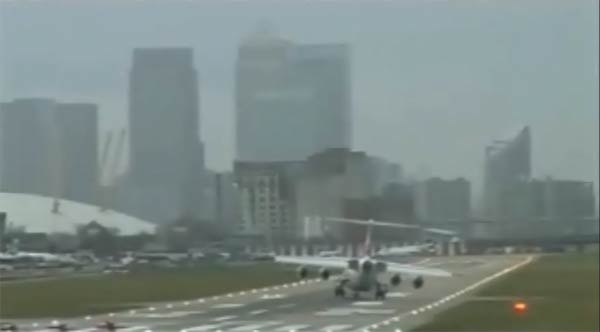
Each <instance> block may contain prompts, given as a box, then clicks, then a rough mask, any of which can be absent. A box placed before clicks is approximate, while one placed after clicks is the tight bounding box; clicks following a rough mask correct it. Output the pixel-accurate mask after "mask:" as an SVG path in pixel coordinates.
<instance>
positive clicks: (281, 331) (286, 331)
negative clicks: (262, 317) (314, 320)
mask: <svg viewBox="0 0 600 332" xmlns="http://www.w3.org/2000/svg"><path fill="white" fill-rule="evenodd" d="M307 327H310V325H306V324H296V325H284V326H281V327H278V328H276V329H274V330H271V331H270V332H290V331H300V330H302V329H305V328H307Z"/></svg>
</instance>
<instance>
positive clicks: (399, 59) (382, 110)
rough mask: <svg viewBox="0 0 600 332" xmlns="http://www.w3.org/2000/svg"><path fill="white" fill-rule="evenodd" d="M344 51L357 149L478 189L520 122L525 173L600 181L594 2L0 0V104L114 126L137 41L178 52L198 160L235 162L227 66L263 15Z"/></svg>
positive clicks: (122, 109)
mask: <svg viewBox="0 0 600 332" xmlns="http://www.w3.org/2000/svg"><path fill="white" fill-rule="evenodd" d="M264 19H266V20H269V21H271V22H273V23H274V25H275V26H277V29H278V30H279V32H280V34H281V35H282V36H284V37H286V38H288V39H290V40H293V41H296V42H299V43H312V42H347V43H349V44H350V45H351V47H352V70H353V72H352V76H353V81H352V84H353V97H352V98H353V114H354V133H355V135H354V140H353V141H354V148H356V149H360V150H366V151H368V152H370V153H372V154H374V155H379V156H382V157H385V158H388V159H390V160H394V161H398V162H401V163H402V164H404V165H405V167H406V168H407V169H408V170H409V171H411V172H412V173H422V174H429V175H441V176H443V177H455V176H466V177H468V178H470V179H472V180H474V181H475V182H476V184H479V183H480V179H481V173H482V165H483V151H484V147H485V145H486V144H487V143H489V142H490V141H491V140H492V139H495V138H498V137H501V136H506V133H507V132H511V131H512V132H516V129H517V128H518V126H520V125H522V124H529V125H530V126H531V128H532V134H533V163H534V172H535V174H536V175H546V174H550V175H554V176H555V177H569V178H576V179H583V180H594V181H595V182H596V187H597V185H598V162H599V160H598V123H599V116H598V114H599V111H598V70H599V69H598V1H596V0H572V1H566V0H555V1H551V0H539V1H522V0H518V1H517V0H514V1H510V0H498V1H467V0H460V1H459V0H456V1H426V0H420V1H416V0H415V1H400V0H398V1H387V2H383V1H382V2H373V1H366V0H365V1H361V2H358V1H355V2H352V1H342V0H338V1H311V2H308V1H294V2H292V1H278V2H276V1H270V2H258V1H235V2H233V1H232V2H225V1H149V0H147V1H125V0H119V1H108V0H102V1H75V0H73V1H51V0H47V1H24V0H18V1H17V0H15V1H7V0H0V29H1V30H0V66H1V67H0V70H1V71H0V75H1V76H0V84H1V85H0V99H2V100H10V99H12V98H15V97H33V96H44V97H52V98H56V99H60V100H63V101H90V102H96V103H98V104H99V105H100V112H101V113H100V116H101V129H102V131H106V130H107V129H111V128H118V127H123V126H126V122H125V121H126V116H127V115H126V112H127V78H128V72H129V68H130V62H131V50H132V48H134V47H151V46H190V47H193V48H194V49H195V60H196V68H197V70H198V72H199V74H200V82H201V84H200V95H201V133H200V135H201V137H202V139H203V140H204V142H205V144H206V151H207V163H208V166H209V167H211V168H215V169H230V168H231V162H232V159H233V153H234V102H233V86H234V62H235V56H236V49H237V46H238V44H239V41H240V40H241V38H242V37H243V36H244V35H246V34H247V33H248V32H250V31H251V30H252V29H253V28H254V27H255V26H256V24H257V23H258V22H259V21H261V20H264Z"/></svg>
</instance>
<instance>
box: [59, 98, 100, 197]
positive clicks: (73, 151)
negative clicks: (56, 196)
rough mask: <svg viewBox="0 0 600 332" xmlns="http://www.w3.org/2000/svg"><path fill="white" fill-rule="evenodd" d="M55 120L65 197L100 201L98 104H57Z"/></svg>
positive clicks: (62, 189)
mask: <svg viewBox="0 0 600 332" xmlns="http://www.w3.org/2000/svg"><path fill="white" fill-rule="evenodd" d="M55 123H56V126H57V134H58V144H59V148H60V151H61V155H62V158H61V165H60V169H61V176H60V177H61V179H62V183H63V184H62V186H61V187H62V188H60V189H61V192H62V193H63V194H62V197H63V198H66V199H70V200H74V201H79V202H85V203H90V204H97V199H98V197H97V193H98V107H97V106H96V105H94V104H85V103H61V104H57V105H56V115H55Z"/></svg>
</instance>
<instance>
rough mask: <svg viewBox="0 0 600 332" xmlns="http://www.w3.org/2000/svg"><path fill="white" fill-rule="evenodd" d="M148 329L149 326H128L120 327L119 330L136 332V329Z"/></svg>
mask: <svg viewBox="0 0 600 332" xmlns="http://www.w3.org/2000/svg"><path fill="white" fill-rule="evenodd" d="M148 329H149V328H148V326H132V327H126V328H122V329H119V331H125V332H134V331H145V330H148Z"/></svg>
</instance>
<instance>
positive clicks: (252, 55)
mask: <svg viewBox="0 0 600 332" xmlns="http://www.w3.org/2000/svg"><path fill="white" fill-rule="evenodd" d="M350 140H351V103H350V60H349V50H348V47H347V46H346V45H343V44H323V45H297V44H294V43H292V42H290V41H288V40H285V39H282V38H280V37H278V36H277V35H275V34H273V33H270V32H265V31H261V32H257V33H256V34H254V35H251V36H250V37H249V38H247V39H246V40H244V41H243V43H242V44H241V46H240V47H239V50H238V58H237V64H236V144H237V152H236V159H237V160H239V161H252V162H273V161H290V160H306V158H308V157H309V156H311V155H313V154H315V153H318V152H321V151H324V150H326V149H329V148H349V147H350Z"/></svg>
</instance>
